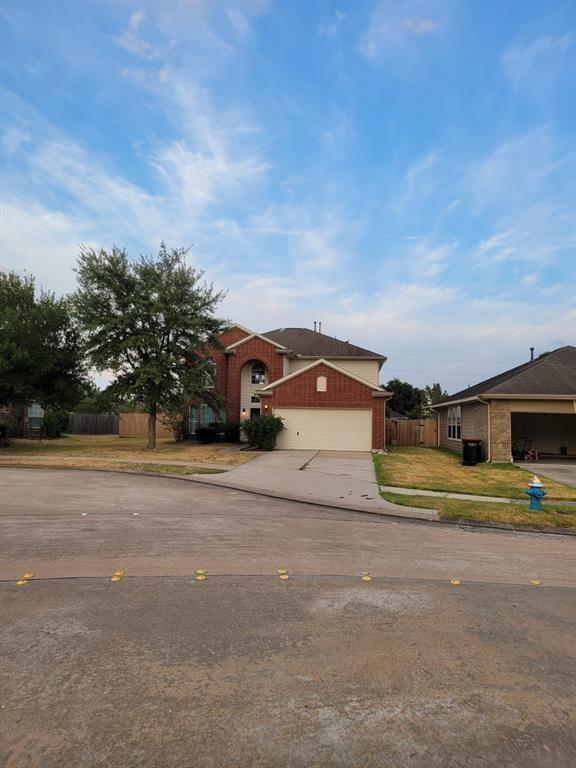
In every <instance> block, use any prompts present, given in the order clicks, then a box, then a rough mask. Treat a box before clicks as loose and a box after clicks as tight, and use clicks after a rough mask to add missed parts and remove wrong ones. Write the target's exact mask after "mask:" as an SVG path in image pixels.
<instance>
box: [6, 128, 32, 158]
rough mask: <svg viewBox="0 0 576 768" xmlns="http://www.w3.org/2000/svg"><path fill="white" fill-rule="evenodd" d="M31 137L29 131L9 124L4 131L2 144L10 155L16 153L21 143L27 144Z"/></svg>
mask: <svg viewBox="0 0 576 768" xmlns="http://www.w3.org/2000/svg"><path fill="white" fill-rule="evenodd" d="M30 139H31V136H30V133H28V131H23V130H21V129H20V128H18V127H16V126H8V128H6V130H5V131H4V132H3V133H2V145H3V147H4V149H5V151H6V153H7V154H9V155H12V154H14V152H16V151H17V150H18V149H19V147H20V145H21V144H25V143H26V142H27V141H30Z"/></svg>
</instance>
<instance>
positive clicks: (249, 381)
mask: <svg viewBox="0 0 576 768" xmlns="http://www.w3.org/2000/svg"><path fill="white" fill-rule="evenodd" d="M268 383H269V379H268V367H267V366H266V364H265V363H263V362H262V360H248V362H247V363H245V364H244V366H243V367H242V371H241V373H240V419H251V418H254V417H255V416H260V414H261V412H262V403H261V402H260V398H259V397H258V395H256V394H255V393H256V390H258V389H261V388H262V387H265V386H266V384H268Z"/></svg>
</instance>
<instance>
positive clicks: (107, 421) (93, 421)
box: [68, 413, 119, 435]
mask: <svg viewBox="0 0 576 768" xmlns="http://www.w3.org/2000/svg"><path fill="white" fill-rule="evenodd" d="M118 421H119V420H118V416H116V414H115V413H71V414H69V416H68V433H69V434H71V435H117V434H118Z"/></svg>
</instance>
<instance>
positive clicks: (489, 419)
mask: <svg viewBox="0 0 576 768" xmlns="http://www.w3.org/2000/svg"><path fill="white" fill-rule="evenodd" d="M478 402H479V403H483V404H484V405H487V406H488V450H487V451H486V461H487V462H488V463H490V462H491V460H492V459H491V456H492V436H491V433H490V426H491V421H492V409H491V403H490V400H482V399H481V398H480V397H479V398H478Z"/></svg>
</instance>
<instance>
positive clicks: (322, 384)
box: [316, 376, 326, 392]
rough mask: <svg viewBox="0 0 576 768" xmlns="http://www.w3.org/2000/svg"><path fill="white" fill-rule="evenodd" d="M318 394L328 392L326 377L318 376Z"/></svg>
mask: <svg viewBox="0 0 576 768" xmlns="http://www.w3.org/2000/svg"><path fill="white" fill-rule="evenodd" d="M316 392H326V376H316Z"/></svg>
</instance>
